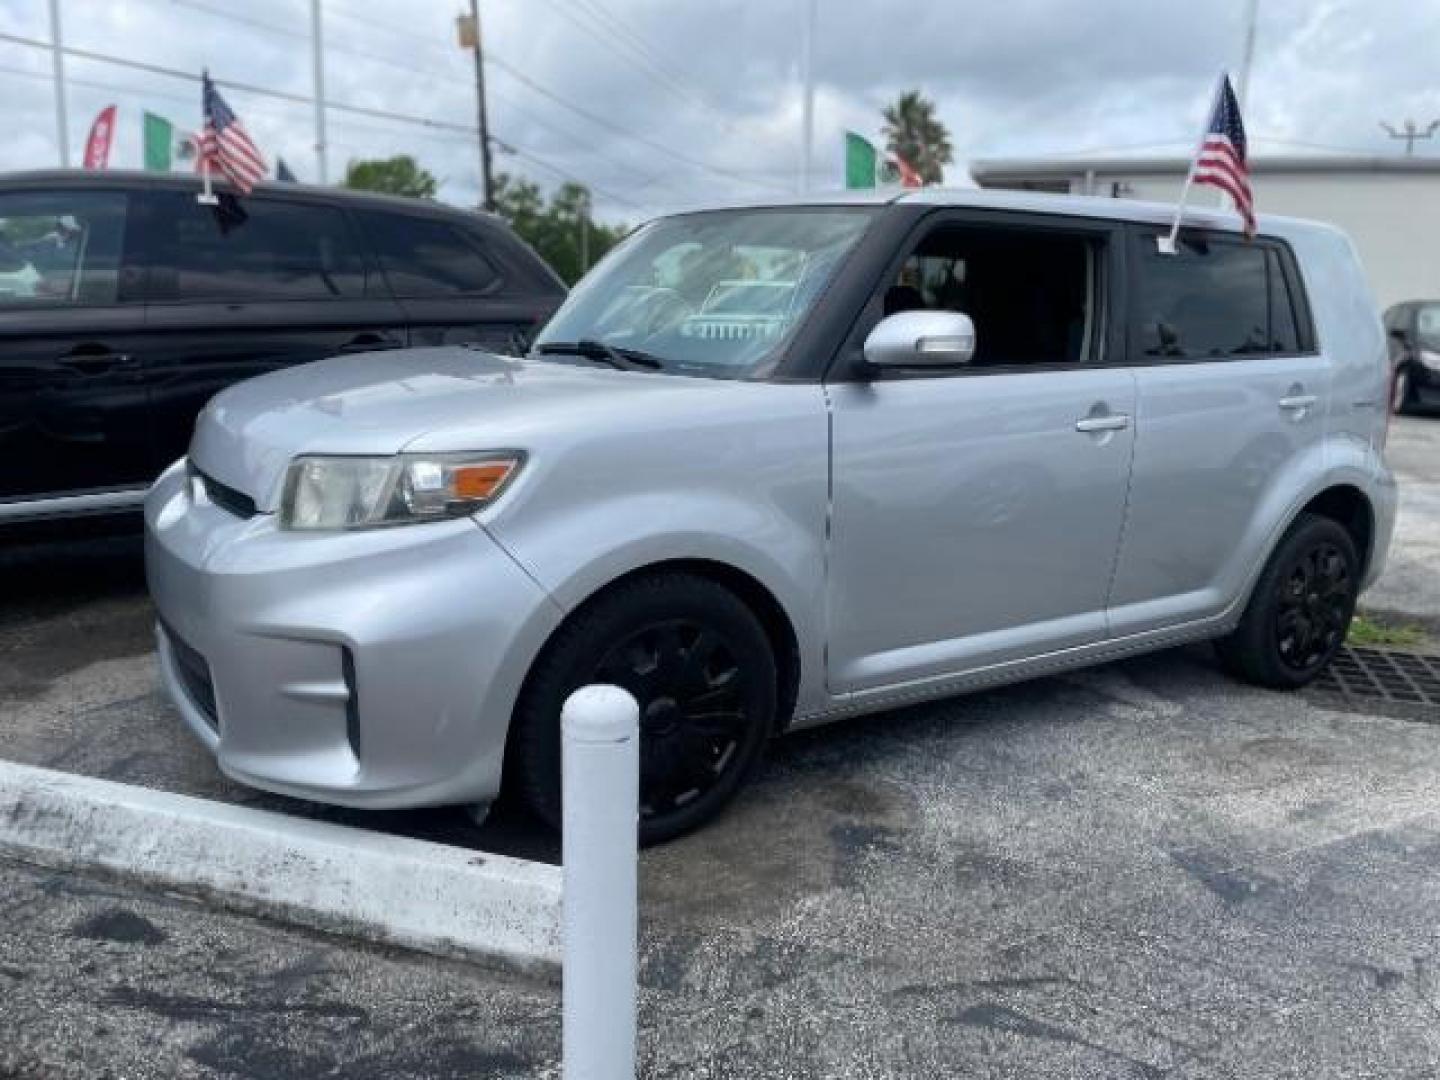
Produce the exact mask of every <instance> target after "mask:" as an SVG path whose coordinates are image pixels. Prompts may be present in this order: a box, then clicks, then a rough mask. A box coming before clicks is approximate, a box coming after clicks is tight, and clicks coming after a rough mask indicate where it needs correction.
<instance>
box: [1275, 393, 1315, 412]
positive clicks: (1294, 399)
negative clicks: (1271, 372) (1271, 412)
mask: <svg viewBox="0 0 1440 1080" xmlns="http://www.w3.org/2000/svg"><path fill="white" fill-rule="evenodd" d="M1319 400H1320V399H1319V398H1318V397H1316V396H1315V395H1314V394H1287V395H1286V396H1285V397H1282V398H1281V399H1280V408H1281V409H1283V410H1284V411H1285V412H1298V411H1300V410H1301V409H1308V408H1310V406H1311V405H1314V404H1315V402H1317V401H1319Z"/></svg>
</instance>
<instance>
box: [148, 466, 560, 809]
mask: <svg viewBox="0 0 1440 1080" xmlns="http://www.w3.org/2000/svg"><path fill="white" fill-rule="evenodd" d="M145 567H146V577H147V579H148V581H149V586H150V593H151V595H152V596H153V598H154V600H155V605H156V608H157V611H158V614H159V626H158V627H157V636H158V639H159V658H160V673H161V680H162V683H163V685H164V687H165V690H166V692H167V693H168V695H169V696H170V698H171V700H172V701H173V702H174V703H175V707H176V708H177V709H178V710H179V712H180V714H181V716H182V717H183V718H184V720H185V722H186V724H187V725H188V726H189V728H190V729H191V731H192V732H193V733H194V734H195V735H196V737H197V738H199V739H200V741H201V742H202V743H203V744H204V745H205V746H207V747H208V748H209V749H210V750H211V752H212V753H214V754H215V756H216V759H217V761H218V763H219V765H220V768H221V769H222V770H223V771H224V772H225V773H226V774H227V775H229V776H231V777H233V778H235V779H236V780H238V781H240V782H241V783H244V784H248V785H251V786H253V787H257V788H262V789H265V790H267V791H275V792H280V793H282V794H286V795H294V796H298V797H301V798H308V799H314V800H316V801H319V802H329V803H337V804H341V805H345V806H360V807H375V808H381V807H403V806H424V805H444V804H448V803H469V802H484V801H487V800H489V799H491V798H493V797H494V795H495V794H496V792H497V791H498V789H499V783H500V770H501V763H502V761H503V756H504V747H505V736H506V732H507V729H508V727H509V722H510V715H511V712H512V711H513V707H514V702H515V698H516V696H517V695H518V693H519V690H520V686H521V683H522V681H523V679H524V676H525V672H526V671H527V670H528V668H529V665H530V662H531V661H532V660H533V658H534V656H535V654H536V653H537V652H538V651H539V649H540V647H541V645H542V644H543V643H544V641H545V640H546V638H547V637H548V636H549V634H550V632H551V631H552V630H553V629H554V628H555V626H556V625H557V624H558V622H559V620H560V615H561V612H560V610H559V608H558V607H557V606H556V605H555V603H554V602H553V601H552V600H551V599H550V598H549V597H548V596H547V595H546V594H545V592H544V591H543V590H542V589H541V588H540V587H539V586H538V585H536V584H535V582H534V581H533V580H532V579H531V578H530V577H529V576H528V575H527V574H526V573H525V572H524V571H523V570H521V569H520V567H519V566H518V565H516V563H515V562H514V561H513V560H512V559H511V558H510V557H509V555H508V554H507V553H506V552H505V551H504V549H503V548H501V547H500V546H499V545H498V544H497V543H495V541H494V540H492V539H491V538H490V536H489V535H488V534H487V533H486V532H485V531H484V530H482V529H481V528H480V527H479V526H477V525H476V524H475V523H474V522H473V521H471V520H469V519H460V520H456V521H449V522H441V523H432V524H426V525H417V526H400V527H395V528H389V529H376V530H365V531H357V532H350V533H323V534H322V533H297V532H287V531H282V530H280V529H279V528H278V527H277V524H276V521H275V517H274V515H268V514H262V515H257V516H255V517H252V518H248V519H245V518H240V517H237V516H235V515H234V514H233V513H231V512H230V511H228V510H225V509H222V508H220V507H219V506H216V505H214V504H212V503H211V502H210V501H209V500H208V499H207V498H206V496H205V494H204V492H203V490H200V489H199V486H198V485H197V484H194V483H193V482H192V481H191V480H190V478H189V477H188V476H187V474H186V472H185V469H184V468H183V466H181V465H177V466H174V467H172V468H171V469H170V470H168V471H167V472H166V473H165V474H164V475H163V476H161V478H160V479H159V480H158V481H157V482H156V484H155V486H154V487H153V488H152V489H151V491H150V494H149V496H148V497H147V499H146V502H145Z"/></svg>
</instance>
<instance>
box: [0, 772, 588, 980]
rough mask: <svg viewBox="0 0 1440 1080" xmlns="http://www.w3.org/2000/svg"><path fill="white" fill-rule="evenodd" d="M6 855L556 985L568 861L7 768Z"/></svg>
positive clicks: (2, 802)
mask: <svg viewBox="0 0 1440 1080" xmlns="http://www.w3.org/2000/svg"><path fill="white" fill-rule="evenodd" d="M0 855H9V856H12V857H14V858H17V859H21V860H23V861H26V862H31V863H38V864H40V865H44V866H51V867H58V868H62V869H75V870H92V871H93V870H99V871H105V872H109V873H114V874H119V875H124V876H126V877H130V878H135V879H139V880H142V881H145V882H147V883H149V884H153V885H158V886H162V887H164V888H167V889H172V890H175V891H178V892H184V893H189V894H192V895H199V896H202V897H204V898H205V899H207V900H209V901H211V902H212V903H215V904H217V905H219V906H222V907H225V908H229V909H232V910H236V911H242V912H245V913H247V914H255V915H264V916H269V917H273V918H276V919H280V920H284V921H286V922H291V923H297V924H299V925H302V926H307V927H311V928H314V929H318V930H325V931H331V932H337V933H344V934H350V935H354V936H357V937H361V938H365V939H367V940H370V941H375V942H381V943H384V944H395V945H403V946H406V947H408V948H413V949H419V950H423V951H425V952H429V953H434V954H437V955H441V956H448V957H456V958H461V959H470V960H475V959H478V960H482V961H488V962H491V963H494V962H497V961H498V962H500V963H502V964H504V965H506V966H510V967H519V968H521V969H524V970H527V971H532V972H535V973H538V974H544V975H546V976H550V977H554V976H556V975H558V973H559V965H560V957H561V936H560V910H561V883H562V875H561V870H560V868H559V867H558V866H547V865H545V864H544V863H533V862H526V861H524V860H521V859H512V858H507V857H505V856H500V855H489V854H485V853H479V852H474V851H467V850H465V849H463V848H455V847H449V846H446V845H444V844H434V843H429V842H427V841H423V840H410V839H406V838H403V837H396V836H387V835H384V834H380V833H371V832H366V831H365V830H363V829H353V828H349V827H347V826H343V825H333V824H330V823H328V822H321V821H310V820H308V819H305V818H294V817H289V816H287V815H284V814H276V813H272V812H270V811H267V810H254V809H250V808H248V807H243V806H231V805H229V804H226V803H216V802H210V801H208V800H205V799H195V798H190V797H189V796H185V795H173V794H170V793H168V792H162V791H151V790H150V789H148V788H141V787H135V786H133V785H130V784H117V783H114V782H112V781H109V780H96V779H92V778H89V777H83V776H73V775H71V774H69V773H60V772H54V771H52V770H50V769H39V768H35V767H33V766H28V765H17V764H14V763H12V762H5V761H0Z"/></svg>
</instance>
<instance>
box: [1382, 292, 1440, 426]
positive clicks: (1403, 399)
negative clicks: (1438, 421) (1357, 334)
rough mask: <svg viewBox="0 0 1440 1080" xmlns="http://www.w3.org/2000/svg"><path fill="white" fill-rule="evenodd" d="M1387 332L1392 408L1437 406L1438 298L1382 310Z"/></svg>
mask: <svg viewBox="0 0 1440 1080" xmlns="http://www.w3.org/2000/svg"><path fill="white" fill-rule="evenodd" d="M1385 329H1386V330H1388V331H1389V333H1390V363H1391V369H1392V372H1393V374H1392V376H1391V378H1392V379H1393V382H1392V383H1391V387H1392V390H1391V394H1392V407H1393V408H1394V410H1395V411H1396V412H1400V413H1403V412H1414V411H1416V410H1417V409H1419V408H1428V407H1440V300H1407V301H1405V302H1404V303H1403V304H1396V305H1395V306H1394V307H1392V308H1390V309H1389V310H1388V311H1386V312H1385Z"/></svg>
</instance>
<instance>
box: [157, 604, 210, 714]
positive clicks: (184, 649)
mask: <svg viewBox="0 0 1440 1080" xmlns="http://www.w3.org/2000/svg"><path fill="white" fill-rule="evenodd" d="M165 637H166V640H168V641H169V642H170V655H172V656H173V657H174V658H175V673H176V674H177V675H179V676H180V685H181V686H182V687H184V689H185V696H186V697H188V698H189V699H190V701H191V703H192V704H193V705H194V706H195V707H196V708H197V709H199V710H200V712H201V713H202V714H203V715H204V717H205V721H206V723H208V724H209V725H210V729H211V730H212V731H214V732H215V733H216V734H219V732H220V714H219V712H218V711H217V710H216V708H215V683H214V682H213V681H212V680H211V678H210V665H209V664H207V663H206V662H205V657H203V656H201V655H200V654H199V653H198V652H196V651H195V650H194V649H192V648H191V647H190V646H189V645H187V644H186V643H185V642H184V640H183V639H181V637H180V635H179V634H177V633H175V631H174V630H171V629H170V627H168V626H167V627H165Z"/></svg>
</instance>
